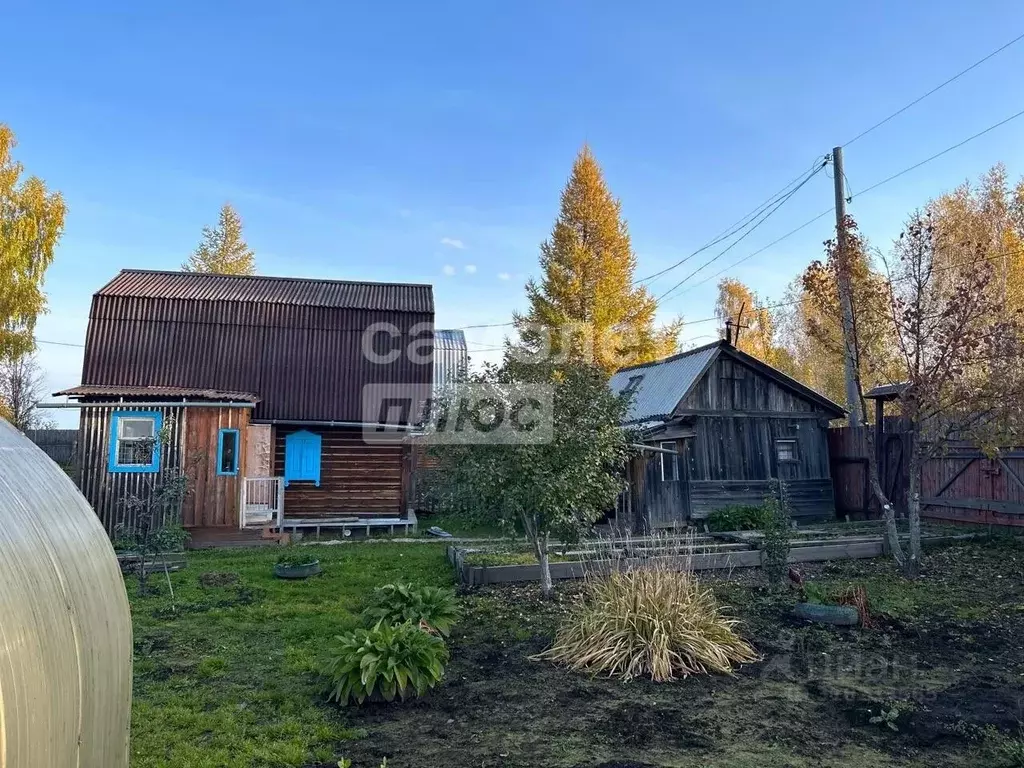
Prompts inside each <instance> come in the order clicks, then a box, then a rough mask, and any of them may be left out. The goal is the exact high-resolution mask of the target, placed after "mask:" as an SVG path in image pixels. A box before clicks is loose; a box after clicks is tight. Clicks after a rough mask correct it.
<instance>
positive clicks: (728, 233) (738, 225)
mask: <svg viewBox="0 0 1024 768" xmlns="http://www.w3.org/2000/svg"><path fill="white" fill-rule="evenodd" d="M819 162H820V166H819V165H818V164H819ZM826 164H828V157H827V156H826V158H825V159H824V160H821V161H819V160H815V162H814V164H813V165H812V175H813V173H815V172H817V169H818V168H819V167H824V166H825V165H826ZM806 175H807V171H803V172H802V173H801V174H800V175H799V176H797V177H796V178H795V179H793V180H792V181H790V182H789V183H788V184H786V186H784V187H783V188H782V189H780V190H779V191H778V192H776V193H775V194H774V195H772V196H771V197H769V198H768V199H767V200H765V201H764V202H763V203H761V205H759V206H757V208H755V209H754V210H752V211H751V212H750V213H748V214H746V215H745V216H743V217H742V218H741V219H740V220H739V221H737V222H735V223H733V224H731V225H730V226H729V227H727V228H726V230H725V231H724V232H722V233H721V234H719V235H718V236H716V237H715V239H714V240H711V241H709V242H707V243H705V244H704V245H702V246H701V247H700V248H698V249H697V250H696V251H694V252H693V253H690V254H688V255H686V256H684V257H683V258H682V259H680V260H679V261H677V262H675V263H674V264H672V265H671V266H668V267H665V269H662V270H660V271H658V272H655V273H653V274H650V275H647V277H641V278H640V279H639V280H634V281H633V284H634V285H637V284H639V283H646V282H647V281H648V280H653V279H654V278H656V277H661V275H664V274H665V273H666V272H671V271H672V270H673V269H675V268H676V267H679V266H681V265H682V264H685V263H686V262H687V261H689V260H690V259H692V258H693V257H694V256H696V255H697V254H699V253H703V252H704V251H706V250H707V249H708V248H711V247H712V246H715V245H718V244H719V243H720V242H722V241H723V240H727V239H728V238H730V237H732V236H733V235H735V234H736V233H737V232H739V231H740V230H742V229H743V228H744V227H746V226H747V225H748V224H750V222H751V221H752V220H753V219H754V218H756V217H757V216H758V215H759V214H761V213H762V212H763V211H764V210H765V209H766V208H768V207H769V206H771V205H772V204H773V203H775V202H776V201H777V200H778V199H779V197H781V196H782V195H784V194H785V193H786V192H787V191H789V189H790V187H792V186H793V185H794V184H796V183H797V182H799V181H801V180H802V179H804V177H805V176H806ZM798 188H799V187H798Z"/></svg>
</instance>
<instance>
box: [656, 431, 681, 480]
mask: <svg viewBox="0 0 1024 768" xmlns="http://www.w3.org/2000/svg"><path fill="white" fill-rule="evenodd" d="M660 448H661V449H662V450H663V451H673V453H662V454H659V455H660V456H661V479H662V480H678V479H679V455H678V454H676V453H675V451H676V450H677V447H676V443H675V442H674V441H668V442H664V443H661V445H660Z"/></svg>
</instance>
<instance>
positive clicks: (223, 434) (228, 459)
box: [217, 429, 238, 475]
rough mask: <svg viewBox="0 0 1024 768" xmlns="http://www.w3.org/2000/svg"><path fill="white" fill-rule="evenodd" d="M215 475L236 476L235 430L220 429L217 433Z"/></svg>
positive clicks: (236, 432)
mask: <svg viewBox="0 0 1024 768" xmlns="http://www.w3.org/2000/svg"><path fill="white" fill-rule="evenodd" d="M217 474H218V475H237V474H238V430H237V429H222V430H220V432H218V433H217Z"/></svg>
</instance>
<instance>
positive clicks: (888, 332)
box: [779, 219, 898, 403]
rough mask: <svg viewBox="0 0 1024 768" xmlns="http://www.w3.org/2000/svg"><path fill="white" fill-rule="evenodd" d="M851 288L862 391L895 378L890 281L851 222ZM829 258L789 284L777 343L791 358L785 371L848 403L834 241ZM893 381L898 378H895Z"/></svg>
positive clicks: (827, 245) (829, 246)
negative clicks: (860, 350)
mask: <svg viewBox="0 0 1024 768" xmlns="http://www.w3.org/2000/svg"><path fill="white" fill-rule="evenodd" d="M848 227H849V228H848V230H847V247H848V248H849V262H850V287H851V291H852V299H853V305H854V307H855V309H856V316H855V318H854V322H855V324H856V328H857V334H858V340H859V342H860V343H861V344H862V345H863V347H864V349H865V350H866V353H865V355H864V359H863V360H861V361H860V377H861V381H862V382H863V383H864V386H865V389H866V390H867V389H870V388H871V387H873V386H875V385H876V384H888V383H891V382H892V381H895V380H897V378H898V373H897V370H898V364H897V362H898V361H897V354H896V349H895V348H894V345H893V326H892V315H891V307H890V305H889V302H888V301H887V300H886V298H885V297H886V296H888V295H889V294H888V287H887V286H888V282H887V280H886V277H885V276H884V275H883V274H881V273H880V272H878V271H877V270H875V269H874V267H873V265H872V263H871V259H870V256H869V249H868V245H867V243H866V242H865V241H864V239H863V238H862V237H861V236H860V234H859V232H858V231H857V225H856V223H855V222H853V221H852V219H851V220H849V225H848ZM826 250H827V252H828V258H826V259H825V260H818V261H814V262H812V263H811V264H810V265H809V266H808V267H807V268H806V269H805V270H804V272H803V274H801V275H800V277H799V278H798V279H797V280H796V281H794V283H793V284H792V285H791V286H790V289H789V292H788V294H787V297H786V298H787V302H786V303H789V304H790V307H788V312H786V313H785V316H784V317H782V318H780V320H779V339H780V343H781V344H782V346H784V347H785V348H786V350H787V351H788V353H789V355H790V365H791V369H790V370H787V371H786V372H787V373H789V374H790V375H792V376H793V377H794V378H797V379H799V380H800V381H802V382H803V383H805V384H807V385H808V386H810V387H812V388H813V389H815V390H817V391H819V392H821V393H822V394H823V395H825V396H827V397H829V398H831V399H832V400H834V401H835V402H837V403H845V402H846V389H845V376H844V368H843V357H844V354H845V342H844V340H843V328H842V321H841V316H840V309H839V282H838V269H837V259H836V249H835V242H834V241H833V240H830V241H829V242H827V243H826ZM894 377H897V378H894Z"/></svg>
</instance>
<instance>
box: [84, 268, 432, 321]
mask: <svg viewBox="0 0 1024 768" xmlns="http://www.w3.org/2000/svg"><path fill="white" fill-rule="evenodd" d="M96 295H97V296H120V297H126V298H152V299H181V300H187V301H243V302H251V301H255V302H260V303H264V304H267V303H271V304H290V305H294V306H304V307H330V308H333V309H372V310H385V311H391V312H433V311H434V297H433V291H432V290H431V286H429V285H419V284H404V283H365V282H352V281H348V280H313V279H307V278H299V277H264V276H262V275H253V276H245V275H214V274H209V273H199V272H160V271H153V270H147V269H124V270H121V272H120V274H118V276H117V277H115V278H114V279H113V280H111V281H110V282H109V283H107V284H106V285H105V286H103V287H102V288H100V290H99V291H97V293H96Z"/></svg>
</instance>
